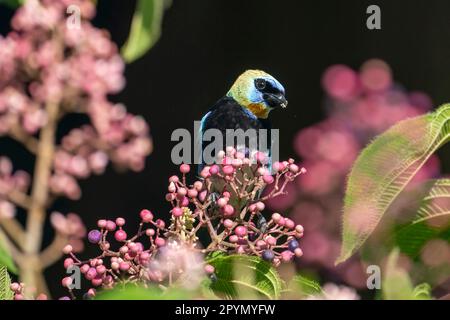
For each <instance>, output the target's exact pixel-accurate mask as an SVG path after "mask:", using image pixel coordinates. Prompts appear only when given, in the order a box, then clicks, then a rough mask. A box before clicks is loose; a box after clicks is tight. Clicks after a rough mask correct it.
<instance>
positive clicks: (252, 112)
mask: <svg viewBox="0 0 450 320" xmlns="http://www.w3.org/2000/svg"><path fill="white" fill-rule="evenodd" d="M287 105H288V101H287V99H286V92H285V88H284V87H283V85H282V84H281V83H280V82H279V81H278V80H277V79H275V78H274V77H273V76H271V75H270V74H268V73H266V72H264V71H262V70H247V71H245V72H244V73H242V74H241V75H240V76H239V77H238V78H237V79H236V80H235V82H234V83H233V85H232V86H231V88H230V89H229V91H228V92H227V93H226V95H225V96H223V97H222V98H220V99H219V100H218V101H217V102H216V103H215V104H214V105H213V106H212V107H211V108H210V109H209V110H208V111H207V113H206V114H205V115H204V116H203V117H202V120H201V122H200V128H199V131H200V132H199V137H200V138H202V137H203V135H204V134H205V132H206V131H207V130H209V129H217V130H219V131H220V132H221V134H222V137H224V138H223V149H222V150H226V147H227V146H232V147H234V148H236V149H237V150H239V151H242V150H240V149H244V152H246V153H247V154H246V156H249V154H248V153H249V152H251V151H252V150H249V146H253V145H255V144H252V142H253V143H255V142H256V146H260V144H259V143H260V141H259V139H260V138H264V137H260V134H259V132H260V131H259V129H267V132H268V135H267V141H266V146H267V149H268V150H267V152H266V154H267V156H268V159H269V164H268V166H270V158H271V147H272V138H271V135H270V129H271V128H272V126H271V123H270V119H269V114H270V112H271V111H272V110H278V109H285V108H286V107H287ZM227 129H232V130H238V129H242V130H243V131H246V130H248V129H255V131H256V136H255V137H254V138H255V139H256V140H257V141H250V140H251V139H252V138H250V139H249V140H246V141H245V145H243V146H242V145H236V141H234V140H233V141H231V143H230V141H227V139H225V137H226V135H227ZM227 142H228V143H229V145H227ZM207 145H208V141H205V140H204V139H201V150H202V155H203V151H204V150H205V148H206V147H207ZM259 151H260V150H259ZM206 164H211V163H206ZM204 166H205V163H204V162H203V157H202V161H201V163H200V165H199V167H198V172H199V173H200V172H201V170H202V169H203V167H204ZM216 189H217V191H218V192H219V193H220V192H221V191H222V190H221V187H220V186H218V187H217V188H216Z"/></svg>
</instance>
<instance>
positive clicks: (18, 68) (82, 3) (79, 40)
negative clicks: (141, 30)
mask: <svg viewBox="0 0 450 320" xmlns="http://www.w3.org/2000/svg"><path fill="white" fill-rule="evenodd" d="M73 5H74V6H77V7H78V8H79V9H80V13H81V18H82V19H81V25H80V28H69V27H68V26H67V18H68V15H67V14H66V9H67V8H68V7H69V6H73ZM94 14H95V6H94V4H93V2H92V1H87V0H74V1H72V0H70V1H69V0H43V1H37V0H30V1H27V2H26V3H25V4H24V5H23V6H21V7H20V8H19V9H18V10H17V12H16V14H15V15H14V17H13V19H12V23H11V24H12V27H13V31H12V32H11V33H10V34H8V35H7V37H6V38H3V37H1V36H0V135H10V136H12V137H13V138H15V139H17V140H19V141H20V142H23V143H24V144H25V145H26V146H27V147H28V148H29V150H30V151H32V152H36V148H37V141H36V140H35V138H34V135H35V134H37V133H38V132H39V130H40V129H41V128H42V127H43V126H45V125H46V124H47V120H48V115H47V113H46V111H45V106H46V105H47V104H48V103H57V104H58V105H59V109H60V115H59V117H61V118H62V117H63V116H65V115H66V114H70V113H84V114H86V115H87V116H88V117H89V118H90V124H89V125H85V126H83V127H81V128H76V129H73V130H72V131H70V132H69V133H68V134H67V135H66V136H65V137H63V138H62V140H61V144H60V146H59V147H58V148H57V150H56V153H55V157H54V164H53V166H54V170H53V174H52V176H51V179H50V189H51V191H52V192H53V193H54V194H56V195H64V196H66V197H68V198H70V199H78V198H79V197H80V196H81V190H80V187H79V185H78V182H77V179H84V178H87V177H89V176H90V175H91V174H101V173H103V172H104V170H105V168H106V166H107V165H108V163H109V162H110V161H111V162H113V163H114V164H115V165H116V166H119V167H123V168H130V169H132V170H135V171H140V170H142V169H143V168H144V161H145V157H146V156H147V155H148V154H149V153H150V152H151V149H152V144H151V140H150V138H149V128H148V125H147V123H146V122H145V120H144V119H143V118H142V117H140V116H134V115H132V114H130V113H128V112H127V110H126V108H125V107H124V106H123V105H121V104H113V103H111V102H109V101H108V100H107V95H108V94H114V93H117V92H119V91H120V90H121V89H122V88H123V87H124V84H125V79H124V77H123V70H124V63H123V61H122V59H121V57H120V55H119V53H118V50H117V47H116V45H115V44H114V43H113V42H112V41H111V40H110V39H109V36H108V34H107V32H106V31H104V30H100V29H97V28H95V27H93V26H92V25H91V24H90V22H89V21H88V19H91V18H92V17H93V15H94Z"/></svg>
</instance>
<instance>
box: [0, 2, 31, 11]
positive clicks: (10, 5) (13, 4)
mask: <svg viewBox="0 0 450 320" xmlns="http://www.w3.org/2000/svg"><path fill="white" fill-rule="evenodd" d="M24 2H25V0H0V4H4V5H7V6H8V7H11V8H13V9H15V8H17V7H20V6H21V5H23V4H24Z"/></svg>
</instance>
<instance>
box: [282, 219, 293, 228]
mask: <svg viewBox="0 0 450 320" xmlns="http://www.w3.org/2000/svg"><path fill="white" fill-rule="evenodd" d="M284 226H285V227H286V228H288V229H294V227H295V223H294V221H292V220H291V219H289V218H286V219H284Z"/></svg>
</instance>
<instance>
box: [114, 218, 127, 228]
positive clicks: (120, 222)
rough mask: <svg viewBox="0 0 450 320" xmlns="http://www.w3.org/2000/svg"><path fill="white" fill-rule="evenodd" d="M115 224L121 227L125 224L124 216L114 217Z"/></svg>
mask: <svg viewBox="0 0 450 320" xmlns="http://www.w3.org/2000/svg"><path fill="white" fill-rule="evenodd" d="M116 224H117V225H118V226H119V227H123V226H124V225H125V219H124V218H117V219H116Z"/></svg>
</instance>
